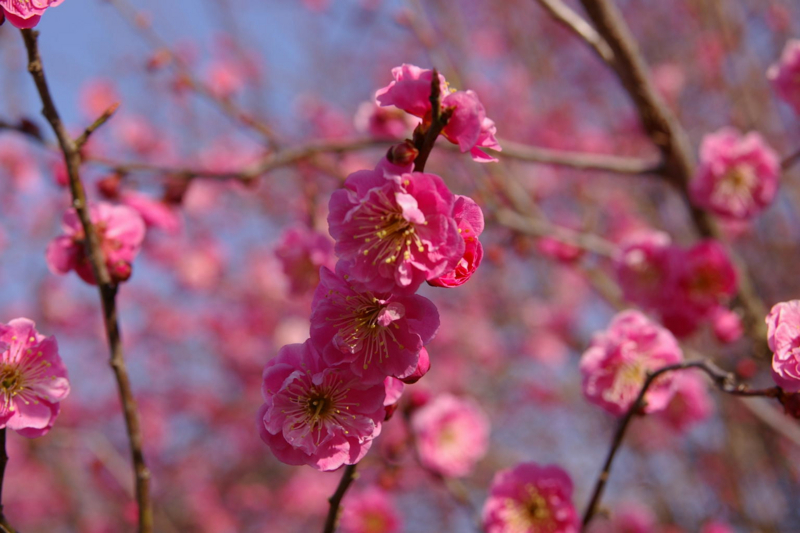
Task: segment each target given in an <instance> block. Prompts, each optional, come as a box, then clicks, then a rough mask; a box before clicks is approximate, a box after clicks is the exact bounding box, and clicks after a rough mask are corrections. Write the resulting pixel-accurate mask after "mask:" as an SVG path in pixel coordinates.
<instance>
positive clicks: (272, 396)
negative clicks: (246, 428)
mask: <svg viewBox="0 0 800 533" xmlns="http://www.w3.org/2000/svg"><path fill="white" fill-rule="evenodd" d="M261 390H262V393H263V396H264V401H265V403H264V404H263V405H262V406H261V409H260V410H259V413H258V429H259V433H260V435H261V438H262V440H264V442H266V443H267V445H268V446H269V447H270V449H271V450H272V453H273V454H274V455H275V457H277V458H278V459H279V460H280V461H282V462H284V463H286V464H290V465H303V464H307V465H310V466H313V467H314V468H316V469H318V470H322V471H329V470H336V469H337V468H339V467H340V466H342V465H343V464H355V463H357V462H358V461H360V460H361V458H362V457H364V455H365V454H366V453H367V451H368V450H369V448H370V446H371V445H372V439H374V438H375V437H377V436H378V435H379V434H380V431H381V422H382V421H383V419H384V416H385V412H384V408H383V401H384V398H385V388H384V384H383V383H378V384H376V385H366V384H364V383H362V381H361V380H360V379H359V378H358V376H355V375H354V374H352V373H351V372H350V371H349V370H348V368H347V367H338V368H334V367H330V366H327V365H326V364H325V363H324V362H323V361H322V358H321V357H320V355H319V354H318V353H317V352H316V350H315V349H314V347H313V346H312V345H311V343H310V342H309V341H306V342H305V343H304V344H290V345H287V346H284V347H283V348H281V349H280V351H279V352H278V355H277V356H276V357H275V358H274V359H272V360H271V361H269V362H268V363H267V365H266V366H265V367H264V374H263V384H262V389H261Z"/></svg>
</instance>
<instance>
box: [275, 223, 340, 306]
mask: <svg viewBox="0 0 800 533" xmlns="http://www.w3.org/2000/svg"><path fill="white" fill-rule="evenodd" d="M275 256H276V257H277V258H278V259H279V260H280V262H281V265H282V266H283V273H284V274H286V277H287V278H289V282H290V286H291V292H292V294H294V295H300V294H305V293H307V292H309V291H311V289H313V288H314V287H316V286H317V284H318V283H319V269H320V267H323V266H326V267H328V268H333V267H334V265H335V263H336V258H335V257H334V255H333V242H332V241H331V239H330V237H328V236H327V235H323V234H321V233H318V232H316V231H314V230H312V229H309V228H306V227H294V228H289V229H287V230H285V231H284V232H283V234H282V235H281V238H280V242H279V243H278V245H277V247H276V248H275Z"/></svg>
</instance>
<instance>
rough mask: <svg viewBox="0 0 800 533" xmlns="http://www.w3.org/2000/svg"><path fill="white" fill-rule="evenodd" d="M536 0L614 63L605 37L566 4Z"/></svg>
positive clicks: (611, 63) (559, 0) (604, 58)
mask: <svg viewBox="0 0 800 533" xmlns="http://www.w3.org/2000/svg"><path fill="white" fill-rule="evenodd" d="M536 1H537V2H539V3H540V4H541V5H542V7H543V8H545V9H546V10H547V12H548V13H550V15H551V16H552V17H553V18H554V19H556V20H557V21H558V22H560V23H561V24H563V25H564V26H566V27H567V29H569V30H571V31H572V32H574V33H575V34H576V35H578V36H579V37H580V38H581V39H583V40H584V41H586V44H588V45H589V46H591V47H592V49H593V50H594V52H595V53H596V54H597V55H598V56H599V57H600V59H602V60H603V61H605V62H606V63H608V64H609V65H612V66H613V65H614V51H613V50H612V49H611V47H610V46H608V43H607V42H606V41H605V39H603V38H602V37H601V36H600V34H599V33H597V31H596V30H595V29H594V28H593V27H592V26H591V25H590V24H589V23H588V22H586V21H585V20H583V18H582V17H581V16H580V15H578V14H577V13H576V12H574V11H573V10H572V9H571V8H570V7H569V6H568V5H566V4H565V3H563V2H561V0H536ZM503 149H505V145H503Z"/></svg>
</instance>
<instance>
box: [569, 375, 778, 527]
mask: <svg viewBox="0 0 800 533" xmlns="http://www.w3.org/2000/svg"><path fill="white" fill-rule="evenodd" d="M689 368H696V369H698V370H702V371H703V372H705V373H706V374H707V375H708V376H709V377H710V378H711V380H712V381H713V382H714V385H715V386H716V387H717V388H718V389H719V390H720V391H722V392H725V393H727V394H731V395H734V396H750V397H752V396H765V397H768V398H778V399H781V398H782V397H783V396H784V394H785V393H784V392H783V390H782V389H781V388H780V387H770V388H767V389H751V388H750V387H748V386H747V385H745V384H742V383H737V382H736V378H735V376H734V375H733V374H731V373H730V372H726V371H725V370H723V369H721V368H720V367H718V366H717V365H715V364H714V363H712V362H711V361H707V360H704V361H687V362H685V363H679V364H675V365H669V366H665V367H663V368H659V369H658V370H656V371H655V372H652V373H649V374H648V375H647V378H646V379H645V380H644V383H643V384H642V388H641V390H640V391H639V394H638V395H637V396H636V400H634V402H633V403H632V404H631V406H630V408H629V409H628V410H627V412H626V413H625V415H624V416H623V417H622V420H620V422H619V425H618V426H617V429H616V431H615V432H614V436H613V438H612V439H611V448H610V449H609V450H608V454H607V455H606V460H605V462H604V463H603V469H602V470H601V471H600V475H599V476H598V477H597V481H596V482H595V485H594V490H593V491H592V497H591V498H590V499H589V504H588V505H587V507H586V511H585V512H584V514H583V527H584V529H585V528H586V526H587V525H589V522H591V520H592V518H593V517H594V515H595V513H596V512H597V508H598V507H599V505H600V498H602V496H603V490H604V489H605V486H606V483H607V482H608V477H609V475H610V474H611V466H612V464H613V462H614V458H615V457H616V455H617V451H618V450H619V448H620V446H621V444H622V440H623V439H624V437H625V432H626V431H627V430H628V426H630V423H631V421H632V420H633V416H634V415H635V414H637V413H640V412H641V410H642V408H643V407H644V404H645V402H644V397H645V394H647V390H648V389H649V388H650V386H651V385H652V384H653V382H655V380H656V379H658V378H659V377H660V376H662V375H663V374H666V373H667V372H673V371H677V370H687V369H689Z"/></svg>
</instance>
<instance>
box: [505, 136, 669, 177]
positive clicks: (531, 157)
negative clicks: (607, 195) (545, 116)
mask: <svg viewBox="0 0 800 533" xmlns="http://www.w3.org/2000/svg"><path fill="white" fill-rule="evenodd" d="M498 142H499V143H500V145H501V146H502V147H503V151H502V152H499V153H498V154H497V155H498V157H501V158H506V159H516V160H519V161H530V162H533V163H542V164H550V165H558V166H564V167H571V168H575V169H578V170H598V171H605V172H615V173H617V174H659V173H661V171H662V164H661V163H660V162H659V161H654V160H648V159H643V158H637V157H621V156H616V155H605V154H587V153H582V152H571V151H567V150H553V149H549V148H540V147H538V146H529V145H525V144H521V143H517V142H513V141H509V140H506V139H500V140H498Z"/></svg>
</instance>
